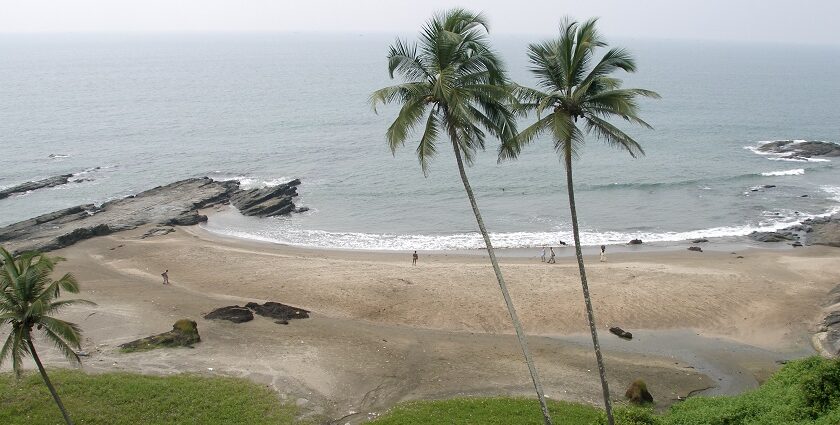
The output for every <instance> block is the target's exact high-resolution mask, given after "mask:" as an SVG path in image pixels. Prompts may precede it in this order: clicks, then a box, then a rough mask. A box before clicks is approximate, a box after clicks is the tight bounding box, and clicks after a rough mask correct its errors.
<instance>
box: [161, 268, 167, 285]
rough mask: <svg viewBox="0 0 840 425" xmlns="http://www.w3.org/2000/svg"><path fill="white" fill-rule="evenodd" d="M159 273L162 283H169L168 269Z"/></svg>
mask: <svg viewBox="0 0 840 425" xmlns="http://www.w3.org/2000/svg"><path fill="white" fill-rule="evenodd" d="M160 275H161V276H163V284H164V285H169V269H166V270H165V271H164V272H163V273H161V274H160Z"/></svg>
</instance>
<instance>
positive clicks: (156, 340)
mask: <svg viewBox="0 0 840 425" xmlns="http://www.w3.org/2000/svg"><path fill="white" fill-rule="evenodd" d="M200 341H201V337H200V336H199V335H198V326H197V325H196V323H195V322H194V321H192V320H189V319H181V320H179V321H177V322H175V325H173V326H172V330H171V331H169V332H164V333H162V334H157V335H152V336H149V337H146V338H142V339H138V340H134V341H131V342H127V343H125V344H122V345H120V349H121V350H122V351H123V352H125V353H131V352H134V351H148V350H154V349H156V348H164V347H192V346H193V344H195V343H197V342H200Z"/></svg>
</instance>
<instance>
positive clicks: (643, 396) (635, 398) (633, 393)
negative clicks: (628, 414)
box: [624, 379, 653, 406]
mask: <svg viewBox="0 0 840 425" xmlns="http://www.w3.org/2000/svg"><path fill="white" fill-rule="evenodd" d="M624 397H627V399H628V400H629V401H630V403H633V404H635V405H639V406H641V405H646V404H651V403H653V396H652V395H651V394H650V392H648V389H647V384H645V381H642V380H641V379H637V380H635V381H633V383H632V384H630V386H629V387H627V391H625V392H624Z"/></svg>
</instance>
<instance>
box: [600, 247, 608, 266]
mask: <svg viewBox="0 0 840 425" xmlns="http://www.w3.org/2000/svg"><path fill="white" fill-rule="evenodd" d="M605 261H607V247H606V246H605V245H601V262H602V263H603V262H605Z"/></svg>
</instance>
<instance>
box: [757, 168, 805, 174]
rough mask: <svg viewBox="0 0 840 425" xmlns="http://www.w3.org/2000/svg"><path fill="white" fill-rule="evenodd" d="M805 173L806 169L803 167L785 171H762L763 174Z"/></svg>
mask: <svg viewBox="0 0 840 425" xmlns="http://www.w3.org/2000/svg"><path fill="white" fill-rule="evenodd" d="M803 174H805V170H804V169H803V168H796V169H793V170H784V171H768V172H766V173H761V175H762V176H801V175H803Z"/></svg>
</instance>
